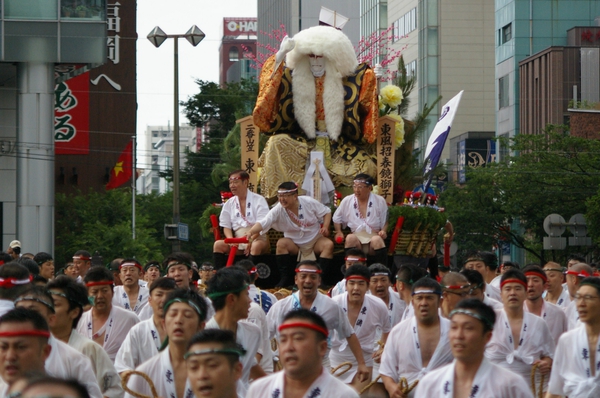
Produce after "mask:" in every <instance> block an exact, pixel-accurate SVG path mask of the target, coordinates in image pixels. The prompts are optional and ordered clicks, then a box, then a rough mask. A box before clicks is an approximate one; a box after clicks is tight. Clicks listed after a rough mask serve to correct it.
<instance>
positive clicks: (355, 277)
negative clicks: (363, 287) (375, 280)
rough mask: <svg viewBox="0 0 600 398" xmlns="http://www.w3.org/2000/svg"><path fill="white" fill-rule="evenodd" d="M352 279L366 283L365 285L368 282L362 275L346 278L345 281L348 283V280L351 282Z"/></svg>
mask: <svg viewBox="0 0 600 398" xmlns="http://www.w3.org/2000/svg"><path fill="white" fill-rule="evenodd" d="M353 279H357V280H361V281H365V282H367V284H368V283H369V282H370V281H369V280H368V279H367V278H365V277H364V276H362V275H350V276H349V277H347V278H346V280H347V281H350V280H353Z"/></svg>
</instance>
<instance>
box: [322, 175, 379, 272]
mask: <svg viewBox="0 0 600 398" xmlns="http://www.w3.org/2000/svg"><path fill="white" fill-rule="evenodd" d="M373 184H375V180H374V179H373V177H371V176H369V175H368V174H364V173H361V174H358V175H357V176H356V177H355V178H354V184H353V185H352V188H353V189H354V194H353V195H348V196H346V197H345V198H344V199H343V200H342V203H340V206H339V207H338V209H337V210H336V211H335V214H334V215H333V226H334V228H335V239H336V241H339V240H340V239H341V240H343V239H344V234H343V233H342V225H348V227H350V230H351V231H352V233H351V234H348V236H346V244H345V245H344V247H345V248H346V249H349V248H354V247H355V248H357V249H362V250H363V252H364V253H365V254H367V255H371V256H374V259H373V261H372V262H375V263H382V264H387V251H386V248H385V242H384V241H383V240H384V239H385V238H386V237H387V233H386V231H387V226H388V224H387V212H388V208H387V203H385V199H383V197H381V196H379V195H375V194H374V193H373Z"/></svg>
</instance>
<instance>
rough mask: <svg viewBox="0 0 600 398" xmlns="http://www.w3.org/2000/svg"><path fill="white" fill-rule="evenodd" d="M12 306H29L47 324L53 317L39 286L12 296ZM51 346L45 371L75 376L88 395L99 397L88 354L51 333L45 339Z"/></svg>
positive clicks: (56, 374)
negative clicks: (13, 304) (16, 296)
mask: <svg viewBox="0 0 600 398" xmlns="http://www.w3.org/2000/svg"><path fill="white" fill-rule="evenodd" d="M15 307H16V308H24V309H28V310H33V311H36V312H37V313H39V314H40V315H41V316H43V317H44V319H45V320H46V322H47V323H48V324H49V325H50V324H52V323H54V318H55V317H56V315H55V313H54V303H53V301H52V297H51V296H50V294H49V293H47V292H46V290H45V289H44V288H43V287H40V286H31V288H30V289H29V290H27V291H26V292H25V293H23V294H22V295H21V296H19V297H18V298H17V299H16V300H15ZM48 344H50V347H51V350H50V355H49V356H48V358H47V359H46V363H45V369H46V373H48V374H49V375H51V376H56V377H62V378H65V379H75V380H77V381H79V382H80V383H81V384H83V385H84V386H85V388H86V389H87V390H88V393H89V394H90V397H93V398H101V397H102V392H101V391H100V387H99V386H98V382H97V381H96V377H95V374H94V371H93V370H92V363H91V361H90V359H89V358H88V357H86V356H85V355H83V354H82V353H80V352H79V351H77V350H76V349H74V348H72V347H69V345H68V344H67V343H64V342H62V341H59V340H57V339H56V338H55V337H54V336H52V334H50V337H49V339H48Z"/></svg>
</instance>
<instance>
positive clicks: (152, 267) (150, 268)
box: [144, 260, 161, 286]
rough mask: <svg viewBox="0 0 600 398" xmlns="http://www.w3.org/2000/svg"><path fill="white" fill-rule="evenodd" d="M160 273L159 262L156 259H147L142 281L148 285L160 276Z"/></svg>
mask: <svg viewBox="0 0 600 398" xmlns="http://www.w3.org/2000/svg"><path fill="white" fill-rule="evenodd" d="M160 273H161V270H160V263H159V262H158V261H154V260H152V261H148V262H147V263H146V265H144V281H146V283H148V286H150V285H151V284H152V282H154V281H155V280H157V279H158V278H160Z"/></svg>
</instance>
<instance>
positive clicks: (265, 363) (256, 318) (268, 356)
mask: <svg viewBox="0 0 600 398" xmlns="http://www.w3.org/2000/svg"><path fill="white" fill-rule="evenodd" d="M242 322H250V323H252V324H254V325H256V326H258V327H259V328H260V334H261V336H262V338H261V339H260V347H259V348H258V353H259V354H260V355H261V356H262V357H261V359H260V363H259V365H260V367H261V368H262V369H263V370H264V371H265V373H273V351H271V340H269V339H268V338H267V336H269V322H268V321H267V316H266V315H265V312H264V311H263V310H262V308H260V307H259V305H258V304H256V303H251V304H250V309H249V310H248V318H246V319H242Z"/></svg>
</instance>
